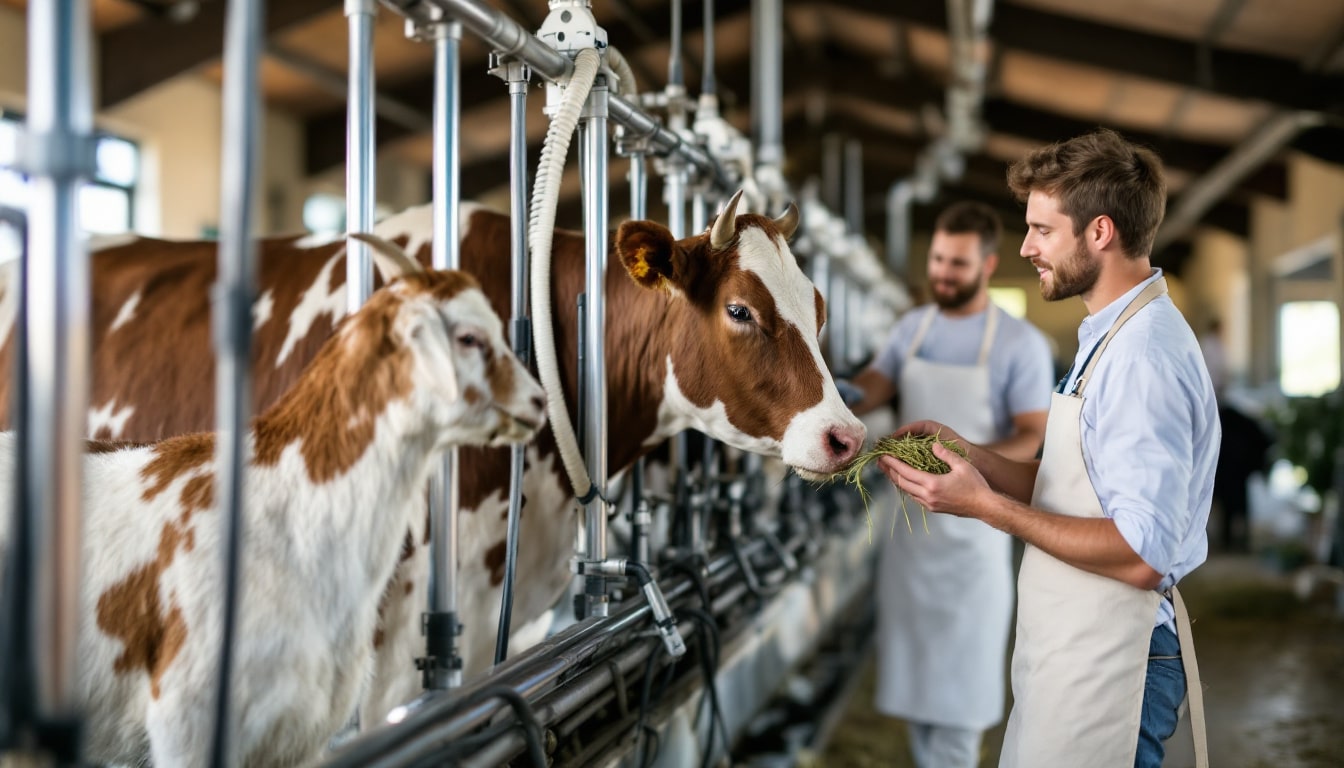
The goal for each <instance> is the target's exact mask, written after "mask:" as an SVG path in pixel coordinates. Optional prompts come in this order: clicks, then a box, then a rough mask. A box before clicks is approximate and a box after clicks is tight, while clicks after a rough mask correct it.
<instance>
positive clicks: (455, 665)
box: [423, 21, 462, 690]
mask: <svg viewBox="0 0 1344 768" xmlns="http://www.w3.org/2000/svg"><path fill="white" fill-rule="evenodd" d="M430 34H431V35H432V37H433V40H434V160H433V162H434V181H433V188H434V195H433V196H434V203H433V218H434V244H433V264H434V268H435V269H459V268H461V250H460V244H459V240H460V237H459V235H460V232H459V220H458V214H459V209H460V207H461V200H460V199H459V194H460V193H459V181H458V174H459V173H460V163H461V158H460V156H459V151H458V129H459V125H460V121H459V120H458V111H459V109H460V108H461V93H460V88H459V72H458V57H459V50H458V48H459V43H460V42H461V38H462V27H461V25H460V24H458V23H457V22H455V21H454V22H444V23H440V24H436V25H433V27H432V28H431V30H430ZM458 485H459V472H458V452H457V450H456V449H452V450H449V451H448V452H447V453H446V454H445V455H444V457H443V460H442V462H441V463H440V465H439V466H438V467H437V468H436V469H435V471H434V473H433V474H432V475H431V476H430V482H429V505H430V513H429V517H430V526H431V537H432V538H431V542H430V563H431V565H430V574H429V615H428V620H427V622H426V633H427V639H426V640H427V641H426V645H427V654H426V658H425V660H424V670H423V671H424V684H425V687H426V688H428V689H432V690H441V689H446V688H456V687H458V686H460V685H461V684H462V665H461V659H460V658H459V657H458V655H457V635H458V634H459V633H460V631H461V627H460V624H459V623H458V616H457V589H458V584H457V555H458V552H457V547H458V535H457V522H458V520H457V518H458V497H459V494H458Z"/></svg>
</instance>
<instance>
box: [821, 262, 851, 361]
mask: <svg viewBox="0 0 1344 768" xmlns="http://www.w3.org/2000/svg"><path fill="white" fill-rule="evenodd" d="M849 287H850V286H849V278H848V276H847V275H845V271H844V270H843V269H832V270H831V291H830V294H831V295H829V296H827V297H826V339H827V343H826V346H827V351H828V352H829V353H830V354H829V355H828V357H829V362H830V364H831V370H833V371H838V370H840V369H842V368H844V366H845V360H846V359H847V358H848V357H849V350H848V349H847V348H846V347H845V342H846V341H847V340H848V339H849V334H848V333H846V323H845V303H846V302H847V301H848V300H849Z"/></svg>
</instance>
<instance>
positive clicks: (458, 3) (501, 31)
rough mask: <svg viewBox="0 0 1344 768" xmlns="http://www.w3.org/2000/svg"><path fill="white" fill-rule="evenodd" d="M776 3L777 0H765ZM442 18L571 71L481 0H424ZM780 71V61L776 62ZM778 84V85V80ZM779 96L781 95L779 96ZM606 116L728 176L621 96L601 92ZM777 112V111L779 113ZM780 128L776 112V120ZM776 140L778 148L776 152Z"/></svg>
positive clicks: (563, 76)
mask: <svg viewBox="0 0 1344 768" xmlns="http://www.w3.org/2000/svg"><path fill="white" fill-rule="evenodd" d="M767 1H768V2H774V3H778V2H779V0H767ZM426 2H428V3H429V4H431V5H433V6H434V7H436V8H438V9H440V10H441V11H443V12H444V13H446V14H447V15H448V18H451V19H454V20H456V21H458V22H461V24H462V26H463V27H464V28H466V29H467V30H468V31H470V32H471V33H472V34H474V35H476V36H477V37H479V38H481V39H482V40H484V41H485V42H486V43H487V44H488V45H489V46H490V48H491V49H492V50H494V51H495V52H496V53H498V54H500V55H501V56H504V57H512V58H515V59H517V60H519V61H521V62H523V63H524V64H526V65H527V66H528V67H529V68H530V69H531V70H532V71H533V72H535V73H537V74H539V75H541V76H542V77H545V78H546V79H548V80H555V81H564V80H568V79H569V76H570V75H571V74H572V73H573V72H574V62H573V61H572V60H571V59H570V58H569V57H568V56H565V55H564V54H561V53H559V52H558V51H556V50H555V49H554V48H551V47H550V46H549V45H547V44H545V43H543V42H542V41H541V40H539V39H538V38H537V37H536V36H535V35H533V34H532V31H531V30H530V29H528V28H526V27H524V26H523V25H521V24H519V23H518V22H516V21H514V20H513V19H511V18H509V17H508V16H507V15H505V14H504V13H502V12H500V11H499V10H497V9H495V8H492V7H491V6H490V5H488V4H486V3H485V2H483V1H482V0H426ZM780 71H781V72H782V65H781V67H780ZM781 87H782V85H781ZM780 98H782V96H781V97H780ZM607 109H608V117H609V118H610V119H611V120H612V121H613V122H615V123H617V124H618V125H621V126H624V127H625V128H626V129H627V136H629V138H630V139H631V140H636V139H640V138H647V139H649V141H650V142H651V144H652V146H653V148H654V149H655V150H657V152H658V153H659V154H664V155H666V154H673V155H677V156H679V157H681V158H683V159H684V160H686V162H689V163H690V164H691V165H694V166H695V168H696V170H697V171H699V172H700V173H703V174H705V175H707V176H708V177H709V178H710V179H711V180H713V182H714V183H715V184H717V185H718V186H719V187H720V188H721V189H724V190H726V189H728V188H729V182H728V177H727V175H726V174H725V173H724V171H723V168H721V167H720V166H719V164H718V162H717V161H715V160H714V159H713V158H712V157H711V156H710V155H709V153H707V152H705V151H704V150H703V149H701V148H700V147H697V146H694V145H692V144H687V143H686V142H685V141H683V140H682V138H681V137H680V136H677V135H676V134H675V133H674V132H672V131H669V130H668V129H667V128H664V127H663V126H661V125H660V124H659V123H658V121H656V120H655V119H654V118H653V117H651V116H650V115H648V114H647V113H645V112H643V111H641V110H640V109H639V108H638V107H636V106H635V105H634V104H632V103H631V102H629V101H627V100H626V99H625V98H624V97H621V96H617V95H614V94H609V95H608V96H607ZM781 114H782V113H781ZM780 126H781V127H780V131H782V126H783V122H782V118H781V120H780ZM782 146H783V145H782V143H781V144H780V147H781V149H780V153H781V157H782Z"/></svg>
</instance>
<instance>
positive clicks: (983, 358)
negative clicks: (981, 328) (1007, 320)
mask: <svg viewBox="0 0 1344 768" xmlns="http://www.w3.org/2000/svg"><path fill="white" fill-rule="evenodd" d="M998 330H999V312H998V307H996V306H994V302H992V301H991V302H989V308H988V309H986V310H985V338H984V339H982V340H981V341H980V357H979V358H978V359H977V360H976V363H975V364H976V365H977V366H979V367H981V368H984V367H985V364H986V363H987V362H989V348H990V347H992V346H993V345H994V333H995V332H996V331H998Z"/></svg>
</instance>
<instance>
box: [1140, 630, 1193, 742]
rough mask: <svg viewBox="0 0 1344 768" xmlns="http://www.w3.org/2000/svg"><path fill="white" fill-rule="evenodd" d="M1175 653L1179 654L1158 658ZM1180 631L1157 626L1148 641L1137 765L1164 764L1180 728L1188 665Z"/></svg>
mask: <svg viewBox="0 0 1344 768" xmlns="http://www.w3.org/2000/svg"><path fill="white" fill-rule="evenodd" d="M1164 656H1174V657H1175V658H1154V657H1164ZM1180 656H1181V644H1180V641H1179V640H1177V638H1176V633H1175V632H1172V631H1171V630H1170V629H1167V628H1166V627H1165V626H1161V627H1157V628H1155V629H1154V630H1153V639H1152V640H1151V641H1150V642H1149V644H1148V678H1147V679H1146V680H1145V681H1144V683H1143V717H1142V719H1141V720H1140V721H1139V751H1138V754H1137V755H1136V756H1135V758H1134V768H1162V758H1163V756H1164V755H1165V754H1166V747H1165V746H1164V745H1163V742H1165V741H1166V740H1167V739H1169V738H1171V735H1172V734H1173V733H1175V732H1176V724H1177V723H1178V722H1179V721H1180V707H1181V702H1182V701H1183V700H1184V699H1185V665H1184V664H1182V663H1181V658H1180Z"/></svg>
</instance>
